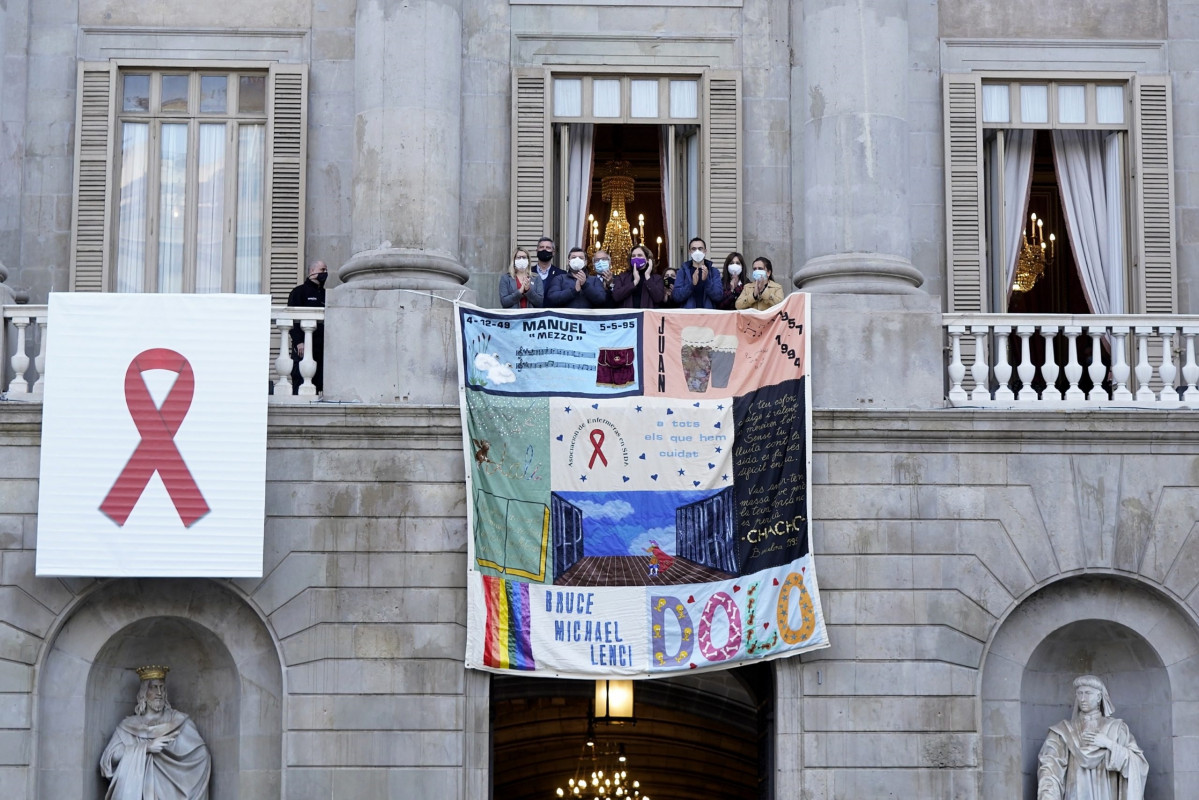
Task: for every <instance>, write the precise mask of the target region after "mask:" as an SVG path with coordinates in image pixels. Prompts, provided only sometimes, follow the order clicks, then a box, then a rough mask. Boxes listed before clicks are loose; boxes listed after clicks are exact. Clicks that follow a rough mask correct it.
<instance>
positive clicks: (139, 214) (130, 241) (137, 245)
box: [116, 122, 150, 292]
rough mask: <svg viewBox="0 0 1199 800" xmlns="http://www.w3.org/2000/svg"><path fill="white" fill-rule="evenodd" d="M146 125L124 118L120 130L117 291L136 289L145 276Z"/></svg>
mask: <svg viewBox="0 0 1199 800" xmlns="http://www.w3.org/2000/svg"><path fill="white" fill-rule="evenodd" d="M149 142H150V126H149V125H148V124H146V123H144V122H137V123H135V122H125V123H123V124H122V132H121V209H120V212H119V216H118V219H119V222H118V225H117V285H116V290H117V291H118V292H140V291H142V290H143V289H144V288H145V279H146V191H147V188H146V187H147V178H146V173H147V167H148V166H149V164H148V159H149V152H148V148H149Z"/></svg>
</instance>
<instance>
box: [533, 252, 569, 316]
mask: <svg viewBox="0 0 1199 800" xmlns="http://www.w3.org/2000/svg"><path fill="white" fill-rule="evenodd" d="M532 274H533V275H536V276H537V277H538V278H540V279H541V290H542V291H541V298H540V299H538V300H534V299H533V298H532V297H530V298H529V305H531V306H537V307H538V308H540V307H542V306H549V305H551V303H550V302H549V298H547V297H546V296H545V291H546V290H547V289H549V285H550V281H551V280H552V279H553V277H554V276H555V275H561V274H563V272H562V270H561V269H560V268H559V267H558V265H557V264H555V263H554V240H553V239H551V238H550V237H548V236H542V237H541V238H540V239H538V240H537V263H536V264H534V265H533V271H532Z"/></svg>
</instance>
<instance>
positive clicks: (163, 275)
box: [158, 124, 187, 292]
mask: <svg viewBox="0 0 1199 800" xmlns="http://www.w3.org/2000/svg"><path fill="white" fill-rule="evenodd" d="M161 138H162V154H161V166H160V168H159V173H158V177H159V190H158V191H159V194H158V291H160V292H181V291H183V227H184V218H185V216H186V213H187V205H186V203H187V198H186V191H187V183H186V181H187V125H179V124H170V125H163V126H162V128H161Z"/></svg>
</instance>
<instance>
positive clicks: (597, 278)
mask: <svg viewBox="0 0 1199 800" xmlns="http://www.w3.org/2000/svg"><path fill="white" fill-rule="evenodd" d="M707 247H708V246H707V243H706V242H704V240H703V239H701V238H699V237H698V236H697V237H695V238H693V239H692V240H691V241H690V242H689V243H688V247H687V249H688V251H689V253H690V261H688V262H687V263H685V264H683V265H682V266H681V267H678V268H677V269H676V268H674V267H668V268H666V269H661V267H660V266H659V265H656V264H655V263H654V257H653V254H652V253H651V252H650V249H649V248H648V247H644V246H642V245H636V246H634V247H633V249H632V250H631V251H630V252H629V269H627V270H625V271H624V272H622V273H620V274H619V275H614V274H613V272H612V259H611V256H610V255H609V254H608V252H607V251H606V250H603V249H599V250H596V251H595V252H594V253H593V254H592V256H591V258H590V262H591V263H590V264H588V257H587V251H585V250H583V248H581V247H572V248H571V249H570V252H569V253H568V254H567V261H566V264H567V268H566V269H562V268H561V267H559V266H558V265H557V264H555V263H554V255H555V251H554V241H553V240H552V239H550V238H549V237H548V236H543V237H541V239H540V241H538V242H537V249H536V250H535V251H534V253H535V255H536V261H535V262H534V261H533V260H532V259H530V258H529V251H528V250H526V249H524V248H523V247H517V248H516V250H515V251H514V252H513V253H512V261H511V263H509V265H508V270H507V274H504V275H501V276H500V303H501V304H502V305H503V307H504V308H598V309H604V308H656V309H664V308H712V309H724V310H726V311H731V310H733V309H747V308H754V309H758V310H765V309H767V308H770V307H771V306H774V305H777V304H778V303H781V302H782V301H783V287H782V286H780V285H779V284H778V283H777V282H776V281H775V280H774V268H773V265H772V264H771V263H770V259H769V258H765V257H760V258H756V259H754V261H753V264H752V271H751V272H750V273H749V275H746V274H745V257H744V256H743V255H741V254H740V253H735V252H734V253H729V254H728V256H726V257H725V259H724V265H723V266H717V265H715V264H714V263H713V262H712V261H711V260H710V259H708V257H707V252H706V251H707Z"/></svg>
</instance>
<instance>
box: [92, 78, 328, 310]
mask: <svg viewBox="0 0 1199 800" xmlns="http://www.w3.org/2000/svg"><path fill="white" fill-rule="evenodd" d="M305 81H306V73H305V70H304V68H303V67H299V66H295V67H293V66H286V65H278V64H274V65H247V66H245V67H244V68H230V67H229V66H228V65H219V66H218V65H215V64H198V65H170V66H161V67H160V66H146V65H142V64H116V63H104V64H85V65H83V66H82V67H81V69H80V80H79V86H80V92H79V98H80V99H79V119H78V122H79V124H78V127H77V149H76V152H77V158H78V162H77V163H78V168H77V170H76V191H75V200H74V215H73V220H72V228H73V237H72V263H71V280H72V289H74V290H75V291H115V292H181V291H182V292H241V293H260V292H270V293H271V294H272V295H274V299H275V301H276V302H283V301H284V300H285V299H286V295H287V292H288V290H290V288H291V287H292V286H294V285H295V284H296V283H297V282H298V281H299V280H300V279H302V257H303V253H302V241H303V194H304V192H303V189H304V181H303V172H304V149H305V148H304V138H305V137H304V135H303V133H304V127H305V100H304V98H305V94H306V87H305Z"/></svg>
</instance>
